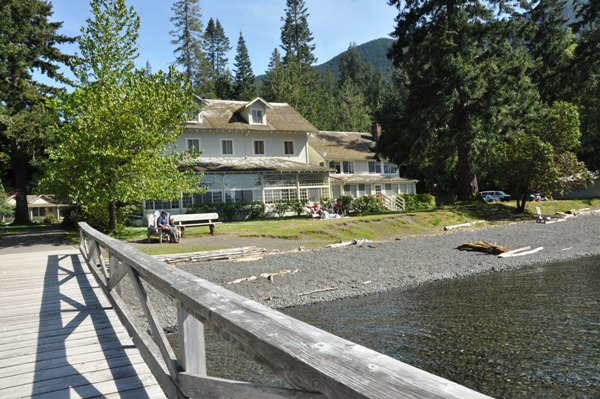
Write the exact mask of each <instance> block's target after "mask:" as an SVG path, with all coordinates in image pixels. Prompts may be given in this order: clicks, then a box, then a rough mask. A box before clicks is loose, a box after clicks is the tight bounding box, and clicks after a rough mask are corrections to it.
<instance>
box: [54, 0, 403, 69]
mask: <svg viewBox="0 0 600 399" xmlns="http://www.w3.org/2000/svg"><path fill="white" fill-rule="evenodd" d="M174 1H175V0H127V4H128V5H129V6H133V7H134V8H135V9H136V12H137V13H138V14H139V15H140V17H141V20H142V23H141V28H140V40H139V45H140V50H139V54H140V57H139V59H138V66H140V67H141V66H144V65H145V64H146V61H149V62H150V64H151V65H152V69H153V70H154V71H156V70H158V69H164V68H166V67H167V66H168V65H169V64H171V63H172V62H173V59H174V55H173V48H174V46H173V45H172V44H171V43H170V41H171V39H172V37H171V36H170V35H169V31H170V30H171V29H172V24H171V22H170V18H171V16H172V11H171V5H172V4H173V3H174ZM50 2H51V3H52V5H53V9H54V16H53V20H54V21H63V29H62V30H61V33H64V34H67V35H72V36H75V35H78V34H79V32H80V29H81V26H82V25H84V24H85V20H86V18H88V17H89V16H90V12H89V10H90V6H89V1H87V0H50ZM285 4H286V1H285V0H200V8H201V12H202V21H203V25H204V28H206V24H207V22H208V20H209V19H210V18H211V17H212V18H214V19H219V21H221V24H222V25H223V28H224V29H225V34H226V35H227V36H228V37H229V40H230V42H231V46H232V51H231V54H230V55H229V62H230V64H231V65H230V68H232V67H233V58H234V56H235V47H236V45H237V40H238V37H239V33H240V31H241V32H242V34H243V35H244V39H245V41H246V46H247V47H248V52H249V54H250V58H251V61H252V68H253V70H254V73H255V75H260V74H262V73H264V72H265V70H266V68H267V65H268V63H269V58H270V56H271V53H272V52H273V49H274V48H275V47H279V44H280V32H281V26H282V24H283V22H282V21H281V17H282V16H283V15H284V9H285ZM305 4H306V6H307V8H308V13H309V14H310V15H309V17H308V23H309V27H310V29H311V31H312V33H313V36H314V38H315V40H314V44H315V45H316V46H317V47H316V50H315V55H316V56H317V58H318V61H317V64H320V63H323V62H326V61H328V60H329V59H331V58H332V57H334V56H335V55H337V54H339V53H340V52H342V51H344V50H345V49H347V48H348V45H349V44H350V42H356V43H357V44H361V43H365V42H368V41H370V40H373V39H378V38H380V37H389V33H390V32H391V31H392V30H393V29H394V17H395V16H396V14H397V11H396V9H395V8H394V7H391V6H389V5H387V0H305ZM76 50H77V48H76V47H75V46H71V47H66V48H64V51H65V52H67V53H69V54H72V53H74V52H75V51H76Z"/></svg>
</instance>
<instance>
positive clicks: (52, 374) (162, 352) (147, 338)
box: [0, 223, 489, 399]
mask: <svg viewBox="0 0 600 399" xmlns="http://www.w3.org/2000/svg"><path fill="white" fill-rule="evenodd" d="M79 227H80V231H81V241H80V248H79V249H80V252H81V254H78V253H77V252H76V251H75V250H73V249H71V250H60V251H56V250H49V249H45V250H44V251H42V252H36V253H32V251H27V253H20V252H13V253H10V254H4V255H3V254H2V252H1V251H0V398H2V399H5V398H22V397H33V398H51V399H59V398H92V397H103V398H136V399H138V398H142V399H143V398H164V397H168V398H173V399H175V398H177V399H180V398H181V399H184V398H201V399H220V398H227V399H283V398H296V399H321V398H323V399H425V398H427V399H485V398H488V399H489V397H488V396H485V395H483V394H481V393H478V392H475V391H473V390H471V389H469V388H466V387H464V386H461V385H459V384H456V383H454V382H451V381H449V380H446V379H443V378H441V377H438V376H436V375H433V374H430V373H427V372H425V371H423V370H420V369H417V368H415V367H412V366H410V365H408V364H405V363H402V362H400V361H398V360H395V359H393V358H390V357H388V356H385V355H383V354H381V353H378V352H375V351H373V350H370V349H368V348H365V347H363V346H360V345H357V344H355V343H353V342H350V341H347V340H344V339H342V338H340V337H337V336H335V335H333V334H330V333H327V332H325V331H323V330H320V329H318V328H316V327H313V326H310V325H308V324H306V323H303V322H301V321H299V320H296V319H294V318H291V317H289V316H286V315H284V314H282V313H280V312H277V311H276V310H273V309H270V308H267V307H265V306H263V305H261V304H259V303H257V302H254V301H251V300H249V299H247V298H244V297H242V296H239V295H236V294H234V293H232V292H231V291H228V290H226V289H224V288H222V287H220V286H217V285H215V284H212V283H210V282H208V281H206V280H203V279H201V278H198V277H196V276H193V275H191V274H189V273H186V272H184V271H182V270H180V269H177V268H175V267H173V266H170V265H167V264H166V263H164V262H161V261H159V260H157V259H154V258H152V257H150V256H147V255H145V254H143V253H141V252H139V251H137V250H135V249H133V248H132V247H130V246H128V245H126V244H124V243H122V242H119V241H117V240H115V239H113V238H110V237H108V236H106V235H103V234H101V233H99V232H98V231H96V230H94V229H92V228H91V227H90V226H88V225H87V224H86V223H80V225H79ZM63 248H64V247H63ZM23 252H25V251H23ZM92 276H93V278H92ZM155 295H162V296H163V297H165V298H167V299H168V300H169V301H170V302H171V303H172V304H173V305H174V307H175V308H176V309H177V320H178V337H179V352H180V353H179V356H175V354H174V351H173V348H172V347H171V343H170V342H169V341H168V340H167V338H166V336H165V333H164V331H163V328H162V327H161V320H159V318H158V317H157V312H156V311H155V310H154V308H153V302H154V301H153V297H154V296H155ZM123 326H124V327H123ZM206 328H210V329H211V330H213V331H214V332H216V333H217V334H218V335H220V336H221V337H222V338H224V339H225V340H226V341H227V342H229V343H231V344H232V345H233V346H234V347H235V348H237V349H239V350H241V351H243V352H244V353H245V354H246V355H247V356H248V357H249V358H250V359H252V360H254V361H255V362H257V363H258V364H260V365H261V366H263V367H266V368H267V369H269V370H271V371H272V372H273V374H274V375H276V376H278V377H280V379H281V381H282V383H283V384H282V385H280V386H267V385H260V384H255V383H249V382H245V381H235V380H226V379H222V378H216V377H212V376H210V375H209V370H207V367H206V356H207V354H206V351H205V342H204V332H205V329H206Z"/></svg>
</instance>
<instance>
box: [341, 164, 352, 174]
mask: <svg viewBox="0 0 600 399" xmlns="http://www.w3.org/2000/svg"><path fill="white" fill-rule="evenodd" d="M342 171H343V173H344V174H346V175H353V174H354V162H352V161H344V162H342Z"/></svg>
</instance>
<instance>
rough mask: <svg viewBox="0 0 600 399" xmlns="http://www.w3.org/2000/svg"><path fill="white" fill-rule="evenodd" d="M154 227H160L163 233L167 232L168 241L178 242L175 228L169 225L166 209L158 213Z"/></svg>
mask: <svg viewBox="0 0 600 399" xmlns="http://www.w3.org/2000/svg"><path fill="white" fill-rule="evenodd" d="M156 227H157V228H159V229H162V230H163V231H164V232H165V233H167V235H168V236H169V241H170V242H179V239H178V238H177V231H176V228H174V227H171V226H170V225H169V218H168V215H167V211H162V212H161V213H160V216H159V217H158V219H157V220H156Z"/></svg>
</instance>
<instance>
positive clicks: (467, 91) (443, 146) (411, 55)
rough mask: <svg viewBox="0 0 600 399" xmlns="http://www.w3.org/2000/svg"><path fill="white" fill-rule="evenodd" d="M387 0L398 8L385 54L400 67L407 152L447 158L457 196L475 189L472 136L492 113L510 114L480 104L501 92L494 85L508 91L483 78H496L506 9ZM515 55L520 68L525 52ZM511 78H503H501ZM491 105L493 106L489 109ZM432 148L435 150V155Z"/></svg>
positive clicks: (496, 0)
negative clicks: (404, 93)
mask: <svg viewBox="0 0 600 399" xmlns="http://www.w3.org/2000/svg"><path fill="white" fill-rule="evenodd" d="M401 3H402V4H401ZM390 4H391V5H395V6H397V7H398V9H399V10H400V13H399V15H398V16H397V18H396V21H397V26H396V29H395V31H394V33H393V35H394V36H395V37H396V38H397V40H396V42H395V43H394V45H393V47H392V49H391V50H390V56H391V58H392V59H393V61H394V63H395V65H396V66H399V67H402V68H403V69H404V70H405V71H406V73H407V76H408V82H409V85H408V97H407V107H406V109H405V110H404V112H406V113H407V117H406V118H404V119H405V121H406V122H407V123H406V125H405V126H404V128H400V129H405V130H411V131H412V132H413V133H410V132H406V134H407V136H411V135H413V134H418V136H417V137H414V142H413V143H411V146H412V147H413V149H414V151H415V156H419V151H421V155H422V157H423V158H424V157H425V156H426V155H427V157H431V158H430V162H437V163H438V164H443V163H445V162H454V161H453V159H455V160H456V163H455V165H456V166H455V167H454V166H453V167H452V169H453V170H455V171H456V181H457V184H456V193H457V194H458V198H459V199H462V200H466V199H469V198H474V197H475V195H476V194H477V192H478V191H479V190H478V181H477V174H476V170H477V169H476V155H477V154H476V142H477V141H478V139H479V138H480V136H481V135H482V134H484V132H487V130H488V128H489V129H493V128H494V123H493V122H492V121H494V122H498V123H500V124H502V123H505V122H504V120H503V119H506V118H508V119H512V118H514V116H513V115H507V114H506V113H503V112H501V109H502V107H501V106H500V105H499V104H496V106H495V107H493V108H492V109H490V108H488V107H486V106H485V105H486V103H488V102H492V101H494V100H493V99H494V97H495V96H496V95H500V94H501V93H498V91H503V92H509V91H510V90H509V88H508V87H507V86H501V85H498V86H494V85H492V84H491V83H490V82H494V83H495V82H497V81H496V80H495V76H496V75H497V73H498V72H497V71H498V70H499V69H500V70H502V71H504V69H503V68H498V67H502V64H498V63H496V61H497V56H496V54H495V52H494V50H495V48H496V46H498V47H499V48H502V46H504V45H505V44H507V43H510V42H511V39H514V37H508V36H509V34H510V32H511V30H510V29H508V28H507V24H508V23H507V22H505V18H504V17H505V12H511V11H512V10H511V9H510V8H504V7H505V6H507V4H505V2H504V1H502V0H493V1H482V0H451V1H447V0H431V1H428V2H426V3H423V2H422V1H420V0H406V1H405V2H401V1H400V0H390ZM498 5H501V7H497V6H498ZM518 60H519V61H521V63H520V64H517V65H514V64H513V67H514V68H516V69H515V72H514V73H515V74H516V75H517V76H521V72H522V71H525V70H527V68H528V65H527V63H526V59H525V60H523V59H522V58H519V59H518ZM508 61H509V60H508V59H503V60H501V62H504V63H507V62H508ZM507 77H510V75H505V76H502V79H507ZM512 82H513V81H512V80H510V79H508V81H507V82H506V84H507V85H508V84H511V83H512ZM523 91H525V90H523ZM501 97H502V98H504V95H503V94H502V96H501ZM512 103H516V102H515V101H513V102H512ZM523 108H525V107H523ZM493 110H498V112H497V113H496V114H495V115H491V112H492V111H493ZM514 119H516V118H514ZM486 123H489V126H486ZM391 128H392V129H398V128H394V127H391ZM415 132H418V133H415ZM411 141H412V140H411ZM415 145H416V146H417V147H415ZM439 156H443V158H442V159H435V157H439ZM445 169H447V168H445Z"/></svg>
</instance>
